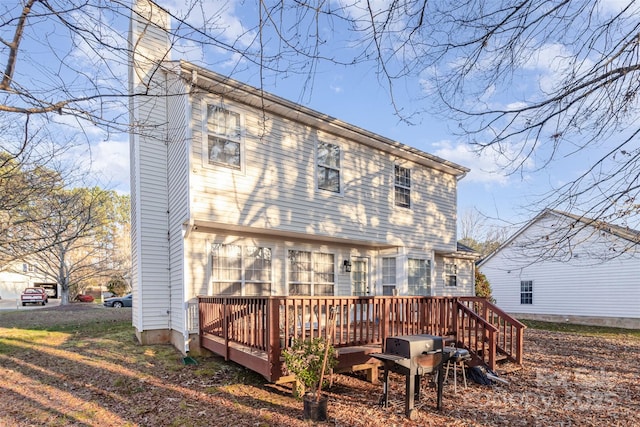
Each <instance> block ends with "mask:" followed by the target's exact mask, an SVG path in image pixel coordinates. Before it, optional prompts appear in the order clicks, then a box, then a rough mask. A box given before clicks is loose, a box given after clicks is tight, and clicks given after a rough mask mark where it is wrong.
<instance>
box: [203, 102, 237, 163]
mask: <svg viewBox="0 0 640 427" xmlns="http://www.w3.org/2000/svg"><path fill="white" fill-rule="evenodd" d="M207 137H208V144H207V146H208V148H207V150H208V151H207V161H208V163H209V164H212V165H222V166H225V167H229V168H233V169H240V168H241V154H240V153H241V149H242V147H241V143H242V142H241V131H240V114H238V113H235V112H232V111H229V110H226V109H224V108H222V107H218V106H215V105H207Z"/></svg>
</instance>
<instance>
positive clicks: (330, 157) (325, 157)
mask: <svg viewBox="0 0 640 427" xmlns="http://www.w3.org/2000/svg"><path fill="white" fill-rule="evenodd" d="M340 168H341V167H340V147H339V146H338V145H335V144H329V143H327V142H319V143H318V154H317V174H318V188H319V189H321V190H329V191H333V192H335V193H339V192H340V170H341V169H340Z"/></svg>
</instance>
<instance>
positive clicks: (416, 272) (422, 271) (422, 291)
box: [407, 258, 431, 296]
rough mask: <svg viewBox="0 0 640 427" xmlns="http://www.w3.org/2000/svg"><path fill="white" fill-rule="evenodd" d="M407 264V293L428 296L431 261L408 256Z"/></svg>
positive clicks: (429, 291)
mask: <svg viewBox="0 0 640 427" xmlns="http://www.w3.org/2000/svg"><path fill="white" fill-rule="evenodd" d="M408 266H409V274H408V277H407V282H408V283H407V284H408V285H409V295H422V296H428V295H429V294H430V293H431V261H429V260H428V259H415V258H409V265H408Z"/></svg>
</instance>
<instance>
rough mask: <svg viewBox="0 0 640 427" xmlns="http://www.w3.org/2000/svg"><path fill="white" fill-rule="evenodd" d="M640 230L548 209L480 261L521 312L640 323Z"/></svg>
mask: <svg viewBox="0 0 640 427" xmlns="http://www.w3.org/2000/svg"><path fill="white" fill-rule="evenodd" d="M639 243H640V232H638V231H635V230H631V229H628V228H623V227H619V226H615V225H612V224H607V223H604V222H601V221H594V220H591V219H588V218H585V217H580V216H577V215H572V214H568V213H564V212H559V211H554V210H545V211H543V212H541V213H540V214H539V215H537V216H536V217H535V218H533V220H531V221H530V222H529V223H528V224H527V225H526V226H524V227H523V228H522V229H521V230H519V231H518V232H517V233H515V234H514V235H513V236H512V237H511V238H510V239H509V240H507V241H506V242H505V243H504V244H503V245H502V246H500V247H499V248H498V249H497V250H496V251H495V252H494V253H492V254H491V255H489V256H488V257H487V258H485V259H484V260H482V261H481V262H480V263H479V265H478V268H479V269H480V270H481V272H482V273H484V274H485V275H486V277H487V279H488V280H489V283H490V284H491V288H492V291H493V297H494V298H495V299H496V304H498V305H499V306H500V308H501V309H503V310H504V311H506V312H507V313H509V314H511V315H513V316H515V317H518V318H523V319H538V320H547V321H561V322H571V323H582V324H594V325H606V326H618V327H627V328H640V247H639Z"/></svg>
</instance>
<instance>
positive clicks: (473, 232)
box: [458, 209, 509, 257]
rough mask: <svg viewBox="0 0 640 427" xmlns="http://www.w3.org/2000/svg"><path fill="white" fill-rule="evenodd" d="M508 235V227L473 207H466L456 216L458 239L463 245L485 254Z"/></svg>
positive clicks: (494, 248) (496, 246)
mask: <svg viewBox="0 0 640 427" xmlns="http://www.w3.org/2000/svg"><path fill="white" fill-rule="evenodd" d="M508 237H509V228H508V227H507V226H500V225H497V223H496V222H495V221H494V220H493V219H491V218H488V217H486V216H485V215H483V214H482V213H481V212H479V211H478V210H475V209H466V210H464V211H463V212H462V213H461V214H460V216H459V217H458V239H459V240H460V242H461V243H462V244H464V245H467V246H469V247H470V248H472V249H474V250H475V251H477V252H478V253H479V254H480V255H482V256H483V257H484V256H487V255H488V254H490V253H491V252H493V251H494V250H496V249H497V248H498V247H499V246H500V245H501V244H502V243H504V241H505V240H507V238H508Z"/></svg>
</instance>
